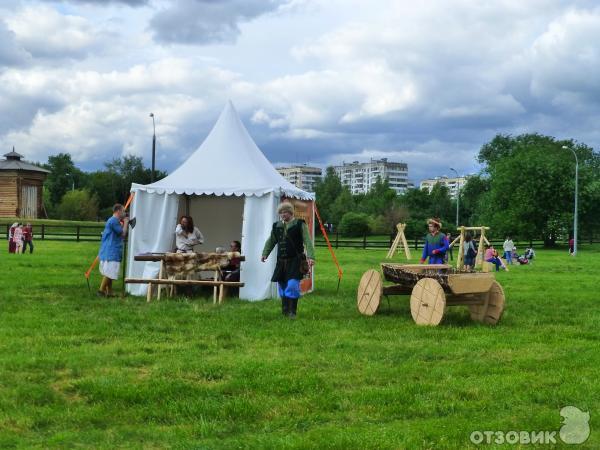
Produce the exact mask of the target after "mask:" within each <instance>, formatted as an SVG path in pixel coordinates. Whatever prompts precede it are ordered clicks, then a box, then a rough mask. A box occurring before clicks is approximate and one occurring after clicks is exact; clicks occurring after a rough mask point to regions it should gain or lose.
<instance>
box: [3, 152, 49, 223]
mask: <svg viewBox="0 0 600 450" xmlns="http://www.w3.org/2000/svg"><path fill="white" fill-rule="evenodd" d="M4 157H5V158H6V159H4V160H0V217H22V218H27V219H36V218H38V217H42V216H44V215H45V214H44V209H43V200H42V193H43V185H44V180H45V179H46V177H47V176H48V173H50V172H49V171H48V170H46V169H42V168H41V167H38V166H36V165H33V164H30V163H28V162H26V161H22V160H21V158H23V155H20V154H18V153H17V152H15V149H14V147H13V150H12V152H9V153H6V154H5V155H4Z"/></svg>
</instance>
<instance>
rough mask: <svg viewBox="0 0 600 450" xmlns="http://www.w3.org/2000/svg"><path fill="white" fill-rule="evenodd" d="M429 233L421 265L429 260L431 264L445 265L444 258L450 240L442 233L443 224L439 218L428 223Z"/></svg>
mask: <svg viewBox="0 0 600 450" xmlns="http://www.w3.org/2000/svg"><path fill="white" fill-rule="evenodd" d="M427 227H428V229H429V233H427V236H425V245H423V255H422V256H421V264H423V263H424V262H425V260H426V259H427V258H429V264H444V258H445V255H446V252H447V251H448V244H449V243H448V239H447V238H446V235H445V234H444V233H442V232H441V229H442V222H441V221H440V219H438V218H437V217H434V218H433V219H429V220H428V221H427Z"/></svg>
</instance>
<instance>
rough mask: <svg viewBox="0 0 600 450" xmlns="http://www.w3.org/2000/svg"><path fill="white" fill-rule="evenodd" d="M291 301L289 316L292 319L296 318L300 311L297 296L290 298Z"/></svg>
mask: <svg viewBox="0 0 600 450" xmlns="http://www.w3.org/2000/svg"><path fill="white" fill-rule="evenodd" d="M289 302H290V309H289V312H288V316H289V317H290V319H295V318H296V312H297V311H298V299H297V298H290V299H289Z"/></svg>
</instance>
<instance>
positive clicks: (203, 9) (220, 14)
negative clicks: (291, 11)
mask: <svg viewBox="0 0 600 450" xmlns="http://www.w3.org/2000/svg"><path fill="white" fill-rule="evenodd" d="M285 3H287V2H285V1H280V0H219V1H215V0H174V1H173V2H172V4H170V5H169V6H167V7H166V8H165V9H163V10H161V11H158V12H157V13H156V15H155V16H154V17H153V18H152V20H151V21H150V29H151V31H152V33H153V36H154V39H155V40H156V41H157V42H161V43H168V44H172V43H178V44H209V43H214V42H218V43H233V42H235V40H236V39H237V37H238V36H239V34H240V29H239V24H240V23H242V22H247V21H250V20H252V19H254V18H256V17H258V16H261V15H263V14H266V13H269V12H272V11H275V10H277V9H278V8H279V7H280V6H282V5H284V4H285Z"/></svg>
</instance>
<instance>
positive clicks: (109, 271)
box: [98, 203, 129, 297]
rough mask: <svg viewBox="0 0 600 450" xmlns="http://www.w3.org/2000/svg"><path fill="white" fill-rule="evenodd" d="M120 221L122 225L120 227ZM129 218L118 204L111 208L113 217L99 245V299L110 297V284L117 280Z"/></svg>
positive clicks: (106, 226)
mask: <svg viewBox="0 0 600 450" xmlns="http://www.w3.org/2000/svg"><path fill="white" fill-rule="evenodd" d="M121 221H123V224H122V225H121ZM128 225H129V218H128V217H126V216H125V208H123V205H121V204H120V203H117V204H116V205H115V206H113V215H112V216H111V217H110V219H108V220H107V221H106V225H105V226H104V231H103V232H102V240H101V243H100V252H99V253H98V256H99V258H100V273H101V274H102V282H101V283H100V289H99V290H98V296H100V297H112V296H113V293H112V282H113V280H117V279H118V278H119V270H120V268H121V259H122V258H123V239H124V238H125V236H127V228H128Z"/></svg>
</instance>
